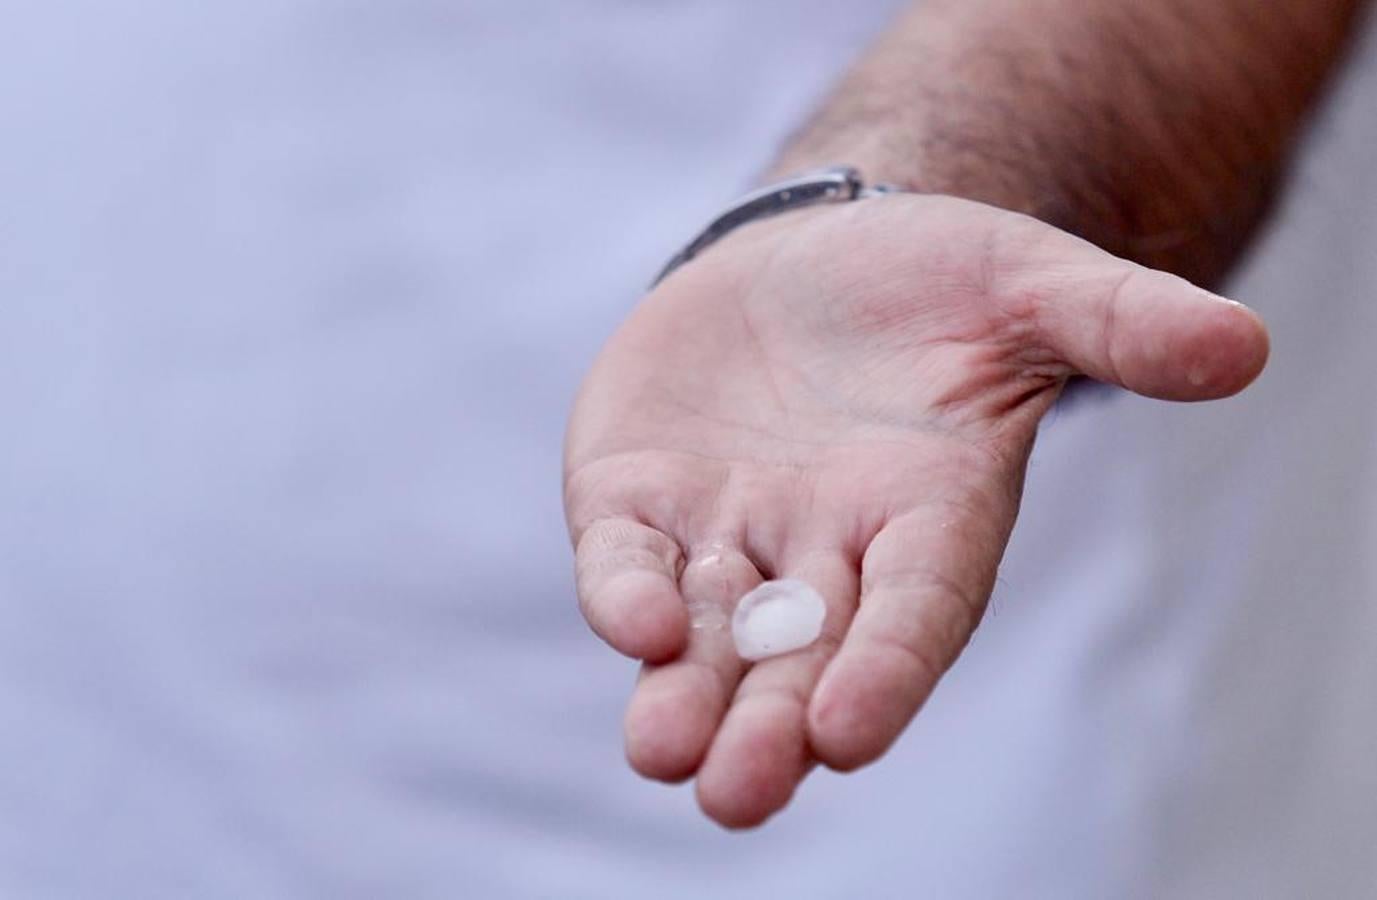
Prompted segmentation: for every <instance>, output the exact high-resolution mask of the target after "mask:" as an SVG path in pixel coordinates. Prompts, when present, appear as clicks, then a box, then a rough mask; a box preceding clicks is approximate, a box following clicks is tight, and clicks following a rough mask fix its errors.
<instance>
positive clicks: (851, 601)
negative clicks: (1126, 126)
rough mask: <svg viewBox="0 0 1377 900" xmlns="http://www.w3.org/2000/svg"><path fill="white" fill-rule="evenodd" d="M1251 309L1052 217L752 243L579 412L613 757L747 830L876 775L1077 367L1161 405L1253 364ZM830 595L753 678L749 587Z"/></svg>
mask: <svg viewBox="0 0 1377 900" xmlns="http://www.w3.org/2000/svg"><path fill="white" fill-rule="evenodd" d="M1266 355H1267V337H1266V332H1265V330H1264V329H1263V326H1262V324H1261V322H1260V321H1259V320H1258V319H1257V317H1256V316H1254V315H1253V314H1252V313H1250V312H1249V311H1247V310H1246V309H1244V308H1243V307H1240V306H1238V305H1237V304H1232V303H1228V302H1224V301H1221V300H1220V299H1219V298H1217V297H1215V296H1214V295H1212V294H1208V293H1206V292H1204V291H1202V290H1200V289H1198V288H1195V287H1193V286H1191V285H1190V284H1188V283H1187V282H1185V281H1182V280H1181V279H1178V278H1176V277H1174V276H1171V275H1167V274H1164V273H1160V272H1155V271H1152V270H1149V269H1144V268H1141V267H1138V266H1135V265H1133V264H1131V263H1128V262H1125V261H1123V260H1120V259H1117V258H1115V257H1113V256H1110V255H1108V254H1106V253H1104V252H1102V251H1100V250H1098V249H1097V248H1095V247H1093V246H1092V245H1090V244H1087V243H1085V242H1083V241H1080V240H1078V239H1076V238H1074V237H1071V236H1069V235H1067V234H1065V233H1063V232H1060V231H1057V230H1056V229H1054V228H1051V227H1050V226H1047V225H1044V224H1042V223H1040V222H1037V221H1036V220H1033V219H1029V218H1026V217H1023V216H1019V215H1016V214H1013V213H1009V212H1005V211H1002V210H997V209H995V208H992V207H987V206H983V205H981V204H976V203H971V202H967V201H961V200H956V199H952V198H945V197H920V196H900V195H896V196H887V197H883V198H878V199H872V200H865V201H861V202H857V203H852V204H847V205H845V206H840V207H825V208H821V209H815V210H809V211H806V212H801V213H792V214H789V215H785V216H781V217H779V218H777V219H774V220H771V221H768V222H762V223H758V224H755V225H752V226H748V227H746V228H743V229H741V230H740V231H738V232H736V233H734V234H733V235H732V236H730V237H729V238H726V239H724V240H723V241H722V242H721V243H720V244H719V245H717V246H714V247H713V248H712V249H711V250H710V251H708V252H707V253H705V254H704V256H703V257H702V258H700V259H698V260H695V261H693V262H691V263H689V264H688V265H686V266H685V267H684V268H682V269H681V270H679V271H678V272H676V273H675V274H674V275H673V276H671V277H670V278H669V279H667V280H666V281H665V282H664V283H663V284H662V285H661V286H660V287H658V288H657V289H656V290H655V291H654V292H653V293H652V294H651V295H650V296H649V297H648V298H647V299H646V301H645V302H644V303H643V304H641V306H640V307H639V308H638V309H637V310H636V312H635V313H634V314H633V315H632V316H631V318H630V319H629V320H628V321H627V323H626V324H625V325H624V326H623V328H622V329H621V330H620V331H619V332H618V333H617V334H616V335H615V336H614V337H613V338H612V340H611V341H610V342H609V344H608V346H607V347H606V349H605V350H604V352H603V353H602V355H601V356H600V358H599V360H598V362H597V364H596V366H595V368H594V370H593V371H592V373H591V374H590V375H589V377H588V379H587V381H586V383H585V384H584V387H583V390H582V391H581V393H580V397H579V400H578V403H577V405H576V407H575V410H574V413H573V416H572V419H571V422H570V427H569V434H568V440H567V446H566V463H565V464H566V472H565V476H566V477H565V504H566V511H567V514H568V519H569V523H570V528H571V532H572V534H573V536H574V540H575V544H576V547H577V570H578V592H579V600H580V603H581V604H582V608H583V611H584V614H585V616H586V617H587V619H588V621H589V623H590V624H591V625H592V627H593V629H594V630H595V631H596V632H597V633H598V634H599V635H601V636H602V637H603V638H604V639H605V640H607V641H608V642H609V643H610V644H611V645H612V646H613V647H615V648H617V649H618V650H620V651H622V652H624V653H627V654H629V655H631V656H634V657H637V658H640V659H644V660H645V661H646V663H647V665H646V667H645V670H644V673H643V676H642V678H641V679H640V681H639V683H638V685H637V688H636V692H635V695H634V696H633V698H632V701H631V705H630V708H629V710H628V712H627V719H626V743H627V756H628V759H629V760H630V762H631V764H632V766H633V767H635V768H636V770H637V771H639V772H641V773H642V774H644V775H647V776H649V777H653V778H658V779H663V780H671V781H672V780H682V779H685V778H688V777H691V776H693V775H695V774H696V775H697V778H698V797H699V801H700V803H701V805H702V807H703V808H704V810H705V811H706V812H707V813H708V814H709V815H710V816H712V817H713V818H714V819H716V820H717V821H719V822H721V823H722V824H724V825H728V826H735V827H742V826H749V825H754V824H758V823H759V822H761V821H763V820H764V819H765V818H766V817H768V816H769V815H770V814H771V813H773V812H775V811H776V810H778V809H779V808H781V807H782V806H783V805H784V804H785V803H787V802H788V800H789V798H790V796H791V795H792V793H793V790H794V788H795V786H796V785H797V784H798V783H799V781H801V780H802V778H803V777H804V776H805V775H806V774H807V772H808V770H809V769H810V768H811V766H812V765H813V764H814V763H815V762H822V763H824V764H825V765H828V766H831V767H833V768H836V769H842V770H845V769H851V768H855V767H857V766H860V765H863V764H865V763H867V762H870V761H872V760H874V759H876V758H877V757H878V756H880V755H881V754H882V753H884V751H885V750H886V748H888V747H889V745H890V744H891V743H892V742H893V741H894V739H895V738H896V737H897V736H898V734H899V733H900V731H902V729H903V728H904V726H905V725H906V724H907V723H908V721H909V720H910V719H911V718H912V717H913V715H914V713H915V712H917V710H918V709H919V707H920V706H921V705H922V703H923V701H924V700H925V699H926V698H927V696H928V695H929V693H930V692H931V691H932V689H933V687H934V686H935V684H936V682H937V680H938V678H939V677H940V676H941V675H942V673H943V672H944V671H945V670H946V669H947V668H948V667H949V666H950V665H951V664H952V662H953V661H954V660H955V658H956V656H957V654H958V653H959V652H960V651H961V649H962V647H963V646H964V645H965V644H966V642H967V640H968V639H969V637H970V635H971V632H972V631H973V630H974V629H975V627H976V625H977V624H978V623H979V621H980V618H981V616H982V614H983V612H984V608H985V604H986V601H987V599H988V597H989V594H990V590H991V588H992V586H993V583H994V579H995V573H996V569H997V567H998V564H999V560H1000V557H1001V555H1002V554H1003V551H1004V547H1005V544H1006V543H1007V541H1008V537H1009V533H1010V530H1011V529H1012V527H1013V523H1014V518H1015V515H1016V514H1017V511H1018V503H1019V497H1020V493H1021V487H1022V481H1023V473H1024V469H1025V466H1026V463H1027V459H1028V454H1029V452H1030V450H1031V448H1032V444H1033V439H1034V436H1035V434H1036V430H1037V425H1038V421H1039V420H1040V419H1041V417H1042V416H1043V414H1044V413H1046V412H1047V410H1048V409H1049V408H1050V406H1051V404H1052V403H1053V401H1054V400H1055V399H1056V397H1057V395H1058V393H1059V392H1060V390H1061V388H1062V386H1063V385H1064V384H1065V382H1066V380H1067V379H1068V378H1069V377H1071V376H1073V375H1076V374H1086V375H1089V376H1091V377H1094V378H1097V379H1101V380H1104V381H1109V382H1113V383H1115V384H1119V385H1121V386H1123V387H1126V388H1129V389H1131V390H1134V391H1137V392H1139V393H1143V394H1147V395H1149V396H1155V397H1162V398H1169V399H1182V400H1194V399H1208V398H1214V397H1221V396H1226V395H1228V394H1232V393H1234V392H1236V391H1238V390H1241V389H1242V388H1243V387H1244V386H1245V385H1247V384H1248V383H1249V382H1250V381H1251V380H1252V379H1253V378H1254V377H1256V375H1257V374H1258V372H1259V371H1260V370H1261V368H1262V366H1263V364H1264V361H1265V359H1266ZM784 577H790V578H798V579H802V580H804V581H806V582H808V583H809V584H811V585H813V587H815V588H817V590H818V591H819V592H820V593H821V594H822V595H823V597H824V598H825V599H826V601H827V618H826V621H825V624H824V629H823V636H822V638H821V639H820V640H819V641H818V642H817V643H815V644H814V645H812V646H810V647H808V648H806V649H804V650H799V651H796V652H794V653H790V654H786V655H784V656H780V657H776V658H774V659H768V660H765V661H762V662H758V663H754V664H748V663H745V662H743V661H742V660H740V659H739V658H738V657H737V655H736V653H735V651H734V649H733V644H732V639H731V634H730V629H729V627H728V622H729V619H730V614H731V610H732V607H733V606H734V604H735V602H736V601H737V600H738V599H739V598H740V597H741V596H742V595H743V594H744V593H745V592H746V591H748V590H749V589H750V588H752V587H753V586H754V585H756V584H757V583H759V582H760V581H761V580H762V579H769V578H784Z"/></svg>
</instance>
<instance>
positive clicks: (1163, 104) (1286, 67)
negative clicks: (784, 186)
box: [775, 0, 1365, 284]
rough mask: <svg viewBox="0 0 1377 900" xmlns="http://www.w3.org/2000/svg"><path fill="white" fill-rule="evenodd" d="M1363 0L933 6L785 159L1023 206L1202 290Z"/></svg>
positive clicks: (1006, 1) (793, 166) (1248, 221)
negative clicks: (848, 167) (838, 165)
mask: <svg viewBox="0 0 1377 900" xmlns="http://www.w3.org/2000/svg"><path fill="white" fill-rule="evenodd" d="M1364 5H1365V4H1364V2H1363V0H1269V2H1265V3H1259V2H1257V0H1211V2H1202V0H1155V2H1151V3H1143V2H1140V0H928V2H922V3H917V4H915V5H914V6H913V8H912V9H911V10H910V11H909V12H908V13H907V14H906V15H904V16H902V17H901V18H900V19H899V20H898V21H897V22H896V23H895V24H894V25H893V27H892V28H891V29H890V30H889V31H888V32H887V33H886V34H885V35H884V37H883V38H882V39H881V40H880V41H879V42H878V43H877V45H876V46H875V47H874V48H873V50H872V51H871V52H870V53H869V54H868V55H866V56H865V57H864V58H863V59H862V60H861V61H860V62H859V63H858V64H857V65H856V66H855V67H854V68H853V70H852V71H851V72H850V74H849V75H848V76H847V77H846V78H845V79H844V80H843V81H842V82H841V84H840V85H839V86H838V87H837V89H836V90H835V92H834V93H833V95H832V97H831V98H830V99H829V100H828V101H827V102H826V104H825V105H824V106H823V108H822V110H821V111H820V112H819V114H818V115H817V116H816V117H815V118H814V119H813V121H812V122H811V123H810V124H809V125H808V126H807V127H806V128H805V129H804V130H803V131H802V132H801V133H800V134H799V135H798V136H797V138H796V139H795V140H794V142H793V143H792V145H791V146H790V147H789V148H788V149H787V151H786V152H785V153H784V154H783V156H782V158H781V159H780V161H779V163H778V164H777V166H776V167H775V169H776V171H777V172H780V173H783V172H790V171H797V170H800V169H805V168H809V167H811V166H815V165H819V164H827V163H832V162H847V163H851V164H853V165H858V166H860V167H861V168H862V171H864V172H865V173H866V175H867V177H869V178H871V179H872V180H885V181H892V182H896V183H899V184H903V185H906V186H908V187H910V188H912V189H914V190H920V191H926V192H932V193H944V194H952V195H955V196H959V197H965V198H967V199H972V200H980V201H983V202H986V203H990V204H993V205H995V206H999V207H1003V208H1005V209H1011V210H1015V211H1018V212H1024V213H1028V214H1030V215H1033V216H1035V217H1037V218H1039V219H1042V220H1043V221H1045V222H1048V223H1049V224H1052V225H1055V226H1057V227H1059V228H1062V229H1065V230H1067V231H1070V232H1072V233H1073V234H1077V235H1080V236H1081V237H1084V238H1086V239H1088V240H1090V241H1092V242H1094V243H1096V244H1098V245H1100V246H1101V247H1103V248H1105V249H1106V250H1109V251H1110V252H1112V253H1114V254H1116V255H1118V256H1122V257H1125V258H1128V259H1132V260H1134V261H1136V262H1140V263H1143V264H1145V265H1149V266H1152V267H1154V268H1159V269H1166V270H1168V271H1172V272H1175V273H1177V274H1180V275H1182V276H1184V277H1186V278H1189V279H1191V280H1193V281H1196V282H1197V283H1202V284H1210V283H1214V282H1216V281H1218V279H1219V278H1220V277H1221V276H1222V275H1223V274H1225V273H1226V272H1227V271H1228V268H1229V266H1230V265H1231V263H1233V262H1234V261H1235V259H1236V258H1237V256H1238V255H1239V252H1240V251H1241V249H1242V248H1243V247H1244V246H1245V244H1246V242H1247V239H1248V237H1249V236H1250V234H1251V232H1252V231H1253V229H1254V228H1255V226H1256V225H1257V224H1258V222H1259V221H1260V220H1261V218H1262V217H1263V215H1264V213H1265V212H1266V209H1267V206H1268V203H1269V201H1270V199H1271V197H1272V195H1273V192H1274V189H1275V187H1276V185H1277V183H1278V181H1279V180H1280V178H1281V176H1282V174H1283V171H1284V165H1285V161H1286V157H1287V154H1288V151H1289V150H1290V148H1291V146H1292V145H1293V143H1294V141H1295V138H1296V136H1297V133H1298V131H1299V128H1300V126H1301V124H1302V122H1303V121H1304V119H1305V116H1306V113H1307V111H1308V110H1309V109H1310V108H1311V106H1312V105H1313V103H1314V101H1315V98H1316V95H1317V94H1318V93H1319V91H1320V90H1321V88H1322V87H1323V85H1324V82H1325V79H1326V76H1327V75H1328V74H1329V73H1330V71H1331V70H1332V69H1333V68H1334V67H1335V65H1336V63H1337V61H1338V60H1339V58H1340V57H1341V55H1342V49H1343V47H1344V45H1345V39H1346V37H1347V36H1348V35H1349V34H1350V32H1351V31H1352V29H1353V26H1354V23H1355V20H1356V19H1357V18H1358V15H1359V13H1360V12H1361V10H1362V7H1363V6H1364Z"/></svg>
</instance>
